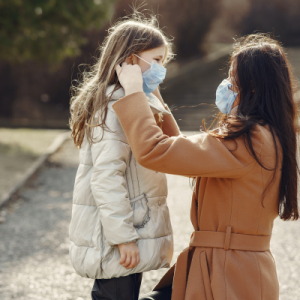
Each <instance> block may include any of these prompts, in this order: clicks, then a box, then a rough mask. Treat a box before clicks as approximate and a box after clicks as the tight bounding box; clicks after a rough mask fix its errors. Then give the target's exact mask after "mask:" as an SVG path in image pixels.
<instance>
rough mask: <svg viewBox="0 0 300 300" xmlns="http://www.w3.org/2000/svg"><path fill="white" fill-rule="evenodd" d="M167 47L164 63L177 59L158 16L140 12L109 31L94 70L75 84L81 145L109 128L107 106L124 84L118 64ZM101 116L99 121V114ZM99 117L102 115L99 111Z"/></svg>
mask: <svg viewBox="0 0 300 300" xmlns="http://www.w3.org/2000/svg"><path fill="white" fill-rule="evenodd" d="M161 46H165V47H166V54H165V57H164V61H163V63H164V64H166V63H168V62H169V61H170V60H171V59H172V58H173V53H172V49H171V43H170V40H169V39H168V38H167V37H166V36H165V35H164V33H163V32H162V31H161V30H160V29H159V27H158V22H157V19H156V18H155V17H151V18H149V19H147V18H145V17H144V16H142V15H141V14H140V13H135V14H133V16H132V17H130V18H128V19H126V20H122V21H119V22H117V23H116V24H115V25H114V26H112V27H111V28H110V29H109V30H108V36H107V37H106V38H105V40H104V42H103V44H102V46H101V47H100V53H101V54H100V57H99V58H98V60H97V62H96V63H95V64H94V65H93V66H92V67H91V69H90V71H85V72H83V73H82V80H80V81H78V82H77V84H76V85H73V86H72V87H71V89H72V91H73V95H72V97H71V102H70V106H71V109H70V110H71V118H70V122H69V123H70V127H71V129H72V138H73V140H74V144H75V145H76V147H77V148H80V147H81V144H82V141H83V138H84V135H85V134H86V135H87V139H88V142H89V143H93V133H92V129H93V128H94V127H95V126H100V127H101V128H102V129H103V131H104V130H109V128H107V126H106V125H105V120H106V116H107V106H108V103H109V101H110V100H111V96H112V94H113V93H114V92H115V91H116V90H118V89H119V88H120V87H121V85H120V83H119V81H118V77H117V75H116V72H115V66H116V65H117V64H120V63H122V62H124V61H125V59H126V58H128V57H130V56H131V55H132V54H137V53H140V52H143V51H147V50H150V49H154V48H157V47H161ZM112 84H115V88H114V90H113V92H112V93H111V94H110V96H109V97H108V96H106V89H107V87H108V86H110V85H112ZM97 112H99V118H97V120H95V115H96V113H97ZM97 116H98V114H97Z"/></svg>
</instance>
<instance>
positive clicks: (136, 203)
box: [130, 194, 150, 229]
mask: <svg viewBox="0 0 300 300" xmlns="http://www.w3.org/2000/svg"><path fill="white" fill-rule="evenodd" d="M130 205H131V208H132V210H133V226H134V227H135V228H137V229H139V228H143V227H144V226H145V225H146V224H147V222H148V221H149V220H150V208H149V206H148V199H147V197H146V195H145V194H143V195H140V196H138V197H135V198H133V199H131V200H130Z"/></svg>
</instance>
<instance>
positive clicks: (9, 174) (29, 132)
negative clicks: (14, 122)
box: [0, 128, 64, 194]
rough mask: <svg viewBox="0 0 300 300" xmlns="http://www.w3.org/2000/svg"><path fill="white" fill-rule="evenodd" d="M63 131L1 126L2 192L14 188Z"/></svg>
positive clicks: (0, 180)
mask: <svg viewBox="0 0 300 300" xmlns="http://www.w3.org/2000/svg"><path fill="white" fill-rule="evenodd" d="M63 131H64V130H49V129H27V128H25V129H24V128H22V129H11V128H0V194H3V193H4V192H6V191H7V190H9V189H10V188H12V187H13V185H14V184H15V183H16V182H17V181H18V180H19V179H20V178H21V177H22V175H23V174H24V172H25V171H26V170H27V169H28V168H29V167H30V165H31V164H32V163H33V162H34V161H35V160H36V159H37V158H38V157H39V156H40V155H42V154H43V153H45V151H46V150H47V148H48V147H49V146H50V145H51V143H52V142H53V140H54V139H55V137H56V136H57V135H58V134H60V133H61V132H63Z"/></svg>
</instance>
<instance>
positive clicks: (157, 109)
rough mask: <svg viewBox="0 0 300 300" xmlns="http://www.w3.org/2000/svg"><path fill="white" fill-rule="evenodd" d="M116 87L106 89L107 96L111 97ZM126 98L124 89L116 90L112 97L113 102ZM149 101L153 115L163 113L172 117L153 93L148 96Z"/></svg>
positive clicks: (111, 86)
mask: <svg viewBox="0 0 300 300" xmlns="http://www.w3.org/2000/svg"><path fill="white" fill-rule="evenodd" d="M114 87H115V85H114V84H113V85H110V86H109V87H108V88H107V89H106V96H110V95H111V93H112V91H113V90H114ZM123 97H125V91H124V89H123V88H119V89H118V90H116V91H115V92H114V93H113V94H112V96H111V100H119V99H121V98H123ZM146 97H147V99H148V103H149V106H150V108H151V110H152V112H153V113H162V114H164V115H170V114H171V113H170V112H169V111H167V110H166V109H165V108H164V106H163V104H162V103H161V101H160V100H159V99H158V98H157V97H156V96H155V95H153V94H152V93H151V94H149V95H148V96H146Z"/></svg>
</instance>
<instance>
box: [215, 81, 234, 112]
mask: <svg viewBox="0 0 300 300" xmlns="http://www.w3.org/2000/svg"><path fill="white" fill-rule="evenodd" d="M231 87H232V84H231V82H230V81H229V80H228V79H224V80H223V81H222V82H221V83H220V85H219V86H218V88H217V91H216V105H217V107H218V108H219V110H220V111H221V112H222V113H223V114H230V112H231V109H232V106H233V102H234V101H235V99H236V97H237V95H238V93H236V92H234V91H233V90H231Z"/></svg>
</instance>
